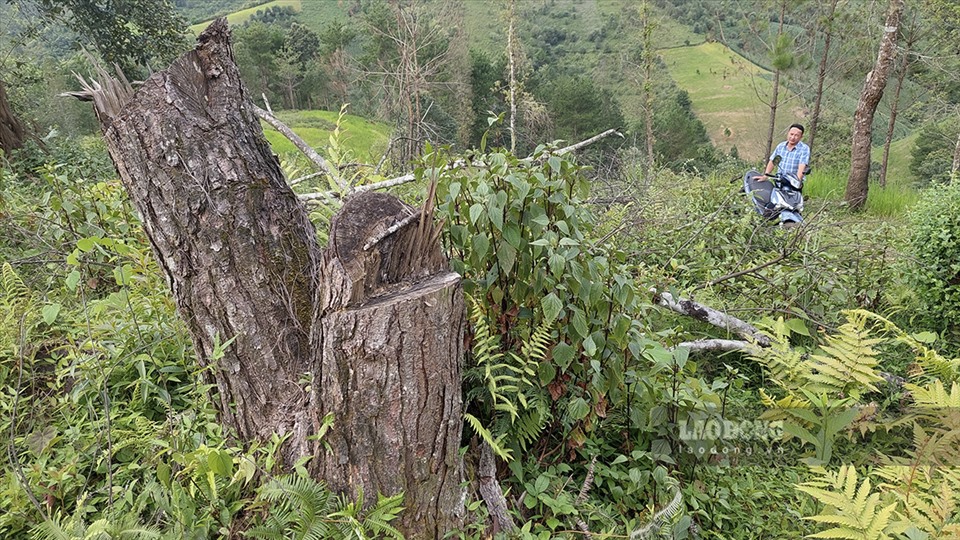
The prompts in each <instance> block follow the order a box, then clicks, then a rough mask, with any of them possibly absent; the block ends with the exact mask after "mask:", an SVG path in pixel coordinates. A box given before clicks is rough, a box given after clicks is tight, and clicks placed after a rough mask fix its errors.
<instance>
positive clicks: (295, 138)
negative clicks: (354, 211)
mask: <svg viewBox="0 0 960 540" xmlns="http://www.w3.org/2000/svg"><path fill="white" fill-rule="evenodd" d="M250 105H251V106H252V107H253V113H254V114H256V115H257V117H258V118H260V119H261V120H263V121H264V122H266V123H268V124H270V125H271V126H273V127H274V128H275V129H276V130H277V131H279V132H280V133H281V134H282V135H283V136H284V137H286V138H287V139H289V140H290V142H292V143H293V144H294V146H296V147H297V148H298V149H299V150H300V151H301V152H303V155H305V156H307V158H308V159H310V161H312V162H313V164H314V165H316V166H317V167H318V168H319V169H320V170H321V171H323V173H324V174H328V175H330V177H331V178H333V180H334V182H336V183H337V186H339V187H340V189H341V191H344V192H346V191H348V190H349V189H350V186H349V185H347V184H345V183H344V181H343V179H342V178H340V175H338V174H337V173H336V172H335V171H334V170H333V169H332V168H331V167H330V166H329V165H327V160H325V159H323V156H321V155H320V154H318V153H317V151H316V150H314V149H313V147H311V146H310V145H309V144H307V143H306V141H304V140H303V139H301V138H300V136H299V135H297V134H296V133H294V132H293V130H292V129H290V128H289V127H287V125H286V124H284V123H283V122H281V121H280V120H278V119H277V117H276V116H273V115H272V114H270V113H269V112H267V111H265V110H263V109H261V108H260V107H258V106H256V105H255V104H253V103H251V104H250Z"/></svg>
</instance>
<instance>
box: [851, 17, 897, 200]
mask: <svg viewBox="0 0 960 540" xmlns="http://www.w3.org/2000/svg"><path fill="white" fill-rule="evenodd" d="M902 15H903V0H890V7H889V11H888V12H887V21H886V25H885V27H884V29H883V38H882V39H881V40H880V49H879V52H878V53H877V61H876V63H875V64H874V68H873V71H871V72H870V73H867V78H866V81H864V83H863V90H861V92H860V101H859V102H858V103H857V111H856V113H854V116H853V138H852V141H851V145H850V147H851V149H850V175H849V177H848V178H847V189H846V193H845V194H844V200H845V201H846V202H847V204H848V205H849V206H850V208H852V209H854V210H857V209H860V208H863V205H864V204H865V203H866V202H867V191H868V190H869V188H870V186H869V178H870V145H871V142H870V136H871V131H872V127H873V116H874V114H875V113H876V111H877V105H878V104H879V103H880V98H882V97H883V90H884V88H885V87H886V85H887V76H888V75H889V74H890V67H891V65H893V59H894V57H895V56H896V52H897V51H896V46H897V29H898V27H899V26H900V17H901V16H902Z"/></svg>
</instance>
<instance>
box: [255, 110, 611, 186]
mask: <svg viewBox="0 0 960 540" xmlns="http://www.w3.org/2000/svg"><path fill="white" fill-rule="evenodd" d="M271 125H272V124H271ZM284 127H286V126H284ZM287 129H289V128H287ZM613 134H617V135H620V136H621V137H623V135H622V134H621V133H620V132H618V131H617V130H615V129H608V130H607V131H604V132H603V133H600V134H598V135H594V136H593V137H590V138H589V139H587V140H584V141H580V142H578V143H576V144H571V145H570V146H565V147H563V148H560V149H559V150H556V151H554V152H552V154H553V155H558V156H560V155H563V154H566V153H569V152H575V151H577V150H579V149H581V148H583V147H584V146H587V145H590V144H593V143H595V142H597V141H599V140H600V139H603V138H604V137H608V136H610V135H613ZM294 136H296V135H294ZM291 140H292V139H291ZM318 157H319V156H318ZM321 159H323V158H321ZM524 159H526V160H532V159H533V157H532V156H529V157H527V158H524ZM466 163H467V162H466V161H465V160H462V159H458V160H456V161H454V162H453V163H451V164H449V165H447V166H445V167H444V169H455V168H457V167H463V166H464V165H465V164H466ZM473 165H476V166H481V165H483V164H482V163H480V162H473ZM377 167H379V165H377ZM414 179H416V176H415V175H414V174H413V173H408V174H405V175H403V176H398V177H396V178H390V179H388V180H383V181H381V182H376V183H373V184H366V185H362V186H357V187H355V188H353V192H354V193H360V192H363V191H371V190H375V189H385V188H389V187H394V186H399V185H402V184H406V183H407V182H412V181H413V180H414ZM338 185H340V183H339V182H338ZM341 187H342V185H341ZM336 196H338V195H337V194H334V193H303V194H301V195H299V197H300V199H302V200H305V201H309V200H314V199H323V198H330V197H336Z"/></svg>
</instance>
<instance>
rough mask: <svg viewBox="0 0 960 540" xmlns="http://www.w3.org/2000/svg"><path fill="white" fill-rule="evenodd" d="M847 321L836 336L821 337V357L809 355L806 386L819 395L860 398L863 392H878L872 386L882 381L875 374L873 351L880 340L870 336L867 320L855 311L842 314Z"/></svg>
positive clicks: (874, 355)
mask: <svg viewBox="0 0 960 540" xmlns="http://www.w3.org/2000/svg"><path fill="white" fill-rule="evenodd" d="M845 314H846V315H847V322H846V323H844V324H842V325H841V326H840V328H838V329H837V333H835V334H832V335H828V336H825V337H824V341H825V343H824V344H823V345H821V346H820V351H822V353H821V354H814V355H811V356H810V359H809V361H808V369H809V375H808V376H807V380H808V381H809V382H810V383H812V387H808V388H810V389H812V390H815V391H820V392H837V393H843V394H848V395H854V396H857V395H859V394H860V393H861V392H862V390H863V389H867V390H870V391H873V392H876V391H877V387H876V386H874V383H877V382H880V381H882V380H883V378H882V377H880V375H879V374H878V373H877V371H876V368H877V366H878V365H879V363H880V362H879V360H878V356H879V353H878V352H877V350H876V349H875V348H874V347H875V346H876V345H878V344H879V343H882V342H883V339H882V338H872V337H869V335H870V329H869V328H867V319H866V317H864V316H862V315H860V314H858V313H856V312H845Z"/></svg>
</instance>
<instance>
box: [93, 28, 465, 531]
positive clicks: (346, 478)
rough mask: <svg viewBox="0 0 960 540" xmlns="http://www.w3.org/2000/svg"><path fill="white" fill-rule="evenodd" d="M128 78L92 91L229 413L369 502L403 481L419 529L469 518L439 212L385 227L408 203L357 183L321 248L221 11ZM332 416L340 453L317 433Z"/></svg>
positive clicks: (456, 346)
mask: <svg viewBox="0 0 960 540" xmlns="http://www.w3.org/2000/svg"><path fill="white" fill-rule="evenodd" d="M103 75H104V74H103V73H101V77H102V76H103ZM117 84H118V83H117V82H116V81H108V82H106V83H105V84H104V87H103V88H99V86H98V85H96V84H95V85H92V87H91V88H88V90H90V91H91V94H93V95H92V98H93V100H94V103H95V108H96V110H97V113H98V118H99V119H100V122H101V126H102V128H103V131H104V136H105V139H106V141H107V146H108V149H109V151H110V155H111V157H112V158H113V160H114V163H115V164H116V166H117V169H118V171H119V173H120V176H121V179H122V180H123V183H124V185H125V187H126V188H127V191H128V192H129V194H130V197H131V199H132V200H133V202H134V205H135V206H136V208H137V210H138V212H139V214H140V216H141V219H142V221H143V224H144V229H145V230H146V233H147V236H148V238H149V239H150V242H151V244H152V247H153V251H154V255H155V256H156V258H157V260H158V261H159V265H160V267H161V269H162V270H163V272H164V273H165V274H166V278H167V281H168V284H169V285H170V288H171V290H172V292H173V296H174V299H175V301H176V304H177V308H178V311H179V313H180V315H181V316H182V317H183V319H184V320H185V321H186V323H187V326H188V328H189V331H190V334H191V337H192V339H193V342H194V345H195V348H196V351H197V359H198V362H199V364H200V365H201V367H204V368H209V369H205V370H204V372H205V373H207V376H208V377H209V378H210V380H211V382H213V383H215V385H216V394H217V395H216V396H215V402H216V404H217V406H218V410H219V413H220V418H221V421H222V422H223V424H224V425H225V426H226V427H228V428H229V429H230V430H232V431H233V432H234V433H235V434H236V436H237V437H238V439H239V440H240V441H241V442H243V443H249V442H253V441H267V440H269V439H270V437H271V436H272V435H273V434H275V433H276V434H280V435H284V436H287V439H286V442H285V443H284V445H283V447H282V448H281V450H280V455H281V457H282V459H283V463H284V464H285V465H286V466H287V467H292V465H293V464H294V463H295V462H296V461H297V460H299V459H301V458H304V457H309V458H311V460H310V462H309V465H308V467H309V468H310V470H311V472H313V473H314V474H315V475H316V476H317V477H318V478H320V479H323V480H326V481H327V483H328V484H329V485H330V486H331V487H332V488H334V489H336V490H339V491H343V492H349V493H351V494H352V495H356V494H357V493H358V492H359V489H361V488H362V489H363V492H364V494H365V500H366V501H367V502H375V500H376V494H377V493H383V494H385V495H392V494H395V493H397V492H400V491H403V492H405V504H404V506H405V507H406V508H407V510H406V511H405V512H404V513H403V514H402V515H401V517H400V524H399V527H398V528H399V529H400V530H401V531H402V532H404V533H405V534H406V535H407V536H408V537H410V538H441V537H442V536H443V535H444V533H446V532H447V531H449V530H451V529H453V528H456V527H457V526H459V524H460V521H461V520H462V517H463V504H464V496H463V491H462V489H461V488H460V480H461V462H460V458H459V453H458V451H457V450H458V445H459V437H460V431H461V427H462V417H461V411H460V403H461V398H460V362H461V359H462V356H463V331H464V324H465V313H464V307H463V299H462V291H461V289H460V282H459V277H458V276H457V275H456V274H454V273H452V272H450V271H449V270H448V267H447V261H446V259H445V258H444V257H443V255H442V253H441V251H440V248H439V242H438V240H437V236H438V234H437V232H438V231H437V227H436V225H434V224H433V221H432V212H431V211H430V208H429V207H425V208H424V209H423V210H422V211H421V215H420V219H419V220H411V224H410V225H409V226H406V227H403V228H400V229H399V230H397V231H396V232H394V233H392V234H390V235H387V236H379V235H378V233H379V232H380V231H383V230H385V229H387V228H389V227H390V225H391V224H393V223H395V222H397V221H399V220H401V219H404V218H406V217H408V216H410V215H411V214H412V213H414V212H415V210H414V209H413V208H411V207H409V206H408V205H406V204H404V203H403V202H401V201H400V200H398V199H396V198H394V197H391V196H388V195H384V194H378V193H364V194H358V195H354V196H352V197H350V198H348V199H347V202H346V203H345V204H344V207H343V208H342V210H341V212H340V213H339V214H338V215H337V216H336V217H335V219H334V221H333V224H332V227H331V233H330V245H329V246H328V247H327V248H325V249H324V248H321V246H320V245H319V244H318V242H317V240H316V234H315V229H314V227H313V225H312V224H311V223H310V221H309V219H308V218H307V213H306V211H305V209H304V207H303V205H302V203H301V202H300V201H299V200H298V199H297V196H296V194H294V192H293V191H292V190H291V189H290V188H289V187H288V186H287V185H286V184H285V183H284V179H283V174H282V172H281V170H280V167H279V163H278V161H277V159H276V157H275V156H274V155H273V154H272V152H271V150H270V147H269V146H268V144H267V142H266V140H265V138H264V136H263V132H262V129H261V128H260V124H259V122H258V120H257V116H256V114H255V113H254V110H255V109H254V106H253V104H252V102H251V101H250V99H249V97H248V96H247V93H246V89H245V88H244V87H243V85H242V83H241V81H240V76H239V71H238V69H237V66H236V64H235V62H234V59H233V52H232V50H231V48H230V44H229V30H228V29H227V24H226V21H225V20H224V19H220V20H218V21H216V22H214V23H213V24H212V25H210V27H209V28H207V30H205V31H204V32H203V33H202V34H201V35H200V37H199V44H198V46H197V48H196V49H195V50H194V51H190V52H188V53H186V54H185V55H183V56H182V57H181V58H180V59H178V60H177V61H176V62H175V63H174V64H173V65H172V66H171V67H170V68H168V69H167V70H164V71H161V72H159V73H156V74H154V75H153V76H151V77H150V78H149V79H148V80H147V81H146V82H145V83H144V84H143V86H142V87H141V88H140V89H139V90H138V91H137V92H136V93H135V94H134V93H133V92H132V91H131V90H130V89H129V87H127V88H116V86H117ZM414 223H416V225H414ZM375 236H376V237H378V241H377V242H375V243H373V245H369V242H368V240H369V239H370V238H372V237H375ZM229 339H235V341H233V342H232V344H230V345H229V346H223V343H224V342H226V341H227V340H229ZM328 413H332V414H333V415H334V421H335V424H334V427H333V428H331V430H330V431H329V432H328V434H327V436H326V439H325V441H326V442H327V443H329V444H330V446H331V447H332V449H333V452H332V453H326V452H325V451H324V449H323V446H322V444H321V443H320V442H319V441H317V440H311V436H312V435H315V434H316V433H317V430H318V428H319V426H320V425H321V421H322V419H323V418H324V416H325V415H326V414H328Z"/></svg>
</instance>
